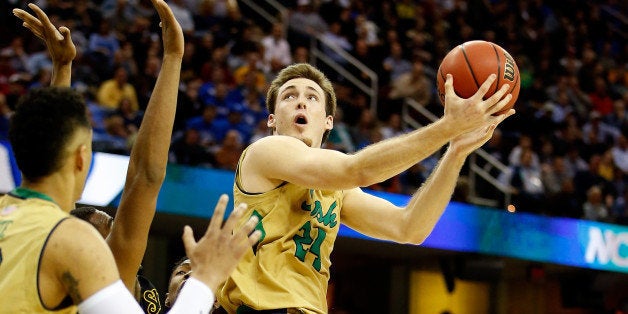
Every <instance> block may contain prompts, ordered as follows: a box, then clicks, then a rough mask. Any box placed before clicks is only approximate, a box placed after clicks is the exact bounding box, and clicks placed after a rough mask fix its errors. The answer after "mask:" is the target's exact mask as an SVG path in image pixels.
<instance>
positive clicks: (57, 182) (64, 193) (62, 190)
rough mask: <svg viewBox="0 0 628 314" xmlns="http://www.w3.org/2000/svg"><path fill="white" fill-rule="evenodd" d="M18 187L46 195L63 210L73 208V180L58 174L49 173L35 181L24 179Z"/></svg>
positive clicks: (67, 210)
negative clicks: (65, 178)
mask: <svg viewBox="0 0 628 314" xmlns="http://www.w3.org/2000/svg"><path fill="white" fill-rule="evenodd" d="M71 181H73V180H71ZM20 187H22V188H25V189H28V190H31V191H34V192H38V193H41V194H44V195H46V196H48V197H49V198H51V199H52V201H53V202H54V203H55V204H57V205H58V206H59V207H60V208H61V209H62V210H63V211H66V212H69V211H70V210H72V209H73V208H74V203H75V199H74V182H69V180H63V179H62V178H61V176H59V175H51V176H48V177H46V178H43V179H41V180H37V181H29V180H26V179H25V180H23V181H22V184H21V186H20Z"/></svg>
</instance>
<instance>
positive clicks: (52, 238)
mask: <svg viewBox="0 0 628 314" xmlns="http://www.w3.org/2000/svg"><path fill="white" fill-rule="evenodd" d="M46 248H53V250H51V252H52V255H53V256H55V258H56V259H60V260H68V259H69V260H77V259H80V258H81V257H82V256H83V255H84V254H85V253H89V255H90V256H94V257H97V256H98V252H100V251H102V249H106V248H107V244H106V242H105V240H104V239H103V238H102V236H101V235H100V234H99V233H98V231H96V229H95V228H94V227H93V226H92V225H90V224H89V223H87V222H85V221H83V220H81V219H78V218H75V217H68V218H66V219H64V220H62V221H61V222H59V224H58V225H57V226H56V227H55V228H54V229H53V230H52V232H51V233H50V235H49V237H48V241H47V243H46Z"/></svg>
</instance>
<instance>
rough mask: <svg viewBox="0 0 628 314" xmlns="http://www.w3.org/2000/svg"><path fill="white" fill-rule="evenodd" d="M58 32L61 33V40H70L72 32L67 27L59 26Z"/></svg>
mask: <svg viewBox="0 0 628 314" xmlns="http://www.w3.org/2000/svg"><path fill="white" fill-rule="evenodd" d="M59 33H61V36H63V41H68V40H72V34H71V32H70V29H69V28H67V27H65V26H61V27H59Z"/></svg>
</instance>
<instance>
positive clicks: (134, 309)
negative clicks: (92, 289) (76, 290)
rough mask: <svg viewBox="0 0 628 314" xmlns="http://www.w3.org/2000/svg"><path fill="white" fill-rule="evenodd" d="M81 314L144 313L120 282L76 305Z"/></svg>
mask: <svg viewBox="0 0 628 314" xmlns="http://www.w3.org/2000/svg"><path fill="white" fill-rule="evenodd" d="M78 312H79V313H81V314H107V313H138V314H140V313H144V312H143V311H142V308H140V305H139V304H137V301H136V300H135V299H134V298H133V296H132V295H131V293H130V292H129V290H127V288H126V287H125V286H124V284H123V283H122V280H119V279H118V281H116V282H114V283H112V284H111V285H109V286H107V287H105V288H102V289H100V290H98V291H97V292H96V293H94V294H92V295H91V296H90V297H88V298H87V299H85V300H84V301H83V302H81V303H80V304H79V305H78Z"/></svg>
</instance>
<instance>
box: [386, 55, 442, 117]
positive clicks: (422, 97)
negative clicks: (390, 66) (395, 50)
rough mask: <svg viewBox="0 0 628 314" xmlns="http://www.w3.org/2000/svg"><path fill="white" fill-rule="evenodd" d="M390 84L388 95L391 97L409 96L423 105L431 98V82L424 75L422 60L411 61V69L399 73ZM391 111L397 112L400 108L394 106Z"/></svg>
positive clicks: (427, 103)
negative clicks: (390, 88)
mask: <svg viewBox="0 0 628 314" xmlns="http://www.w3.org/2000/svg"><path fill="white" fill-rule="evenodd" d="M391 86H392V90H391V91H390V94H389V95H388V97H390V98H391V99H401V98H406V97H409V98H411V99H413V100H414V101H416V102H418V103H419V104H421V105H423V106H427V105H429V103H430V101H431V100H432V92H431V91H432V87H431V86H432V83H431V82H430V80H429V79H428V77H427V75H425V71H424V68H423V61H421V60H420V59H418V58H415V60H414V61H413V62H412V71H410V72H407V73H404V74H401V75H400V76H399V77H398V78H397V79H396V80H394V81H393V82H392V83H391ZM391 112H397V113H399V112H401V108H394V110H392V111H391Z"/></svg>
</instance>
